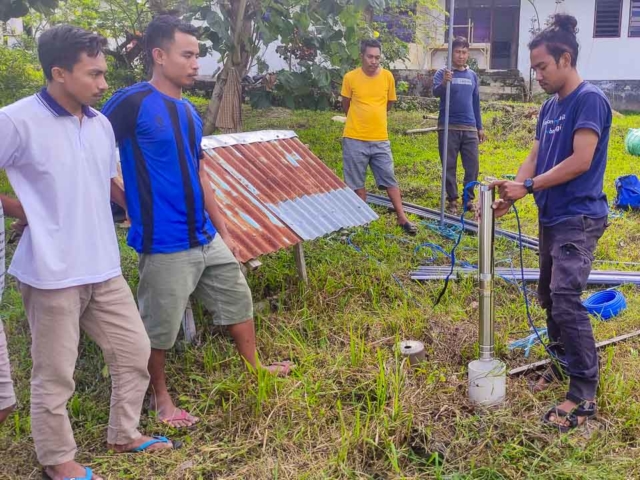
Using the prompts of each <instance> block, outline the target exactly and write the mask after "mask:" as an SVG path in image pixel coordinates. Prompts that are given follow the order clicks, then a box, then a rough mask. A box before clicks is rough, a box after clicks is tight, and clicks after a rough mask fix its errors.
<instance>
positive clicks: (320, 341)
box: [0, 106, 640, 480]
mask: <svg viewBox="0 0 640 480" xmlns="http://www.w3.org/2000/svg"><path fill="white" fill-rule="evenodd" d="M514 108H515V109H516V113H509V112H506V111H501V110H502V109H495V111H487V112H486V114H485V122H486V124H487V131H488V134H489V141H488V142H487V143H485V144H484V145H483V146H482V147H481V154H482V156H481V176H482V177H484V176H493V177H501V176H502V175H504V174H510V173H515V172H516V170H517V167H518V165H519V164H520V162H521V161H522V160H523V159H524V157H525V155H526V153H527V148H528V146H529V143H530V141H531V136H532V127H533V125H534V120H533V119H527V118H526V112H527V111H529V110H530V108H529V107H527V106H522V107H521V106H516V107H514ZM333 115H334V113H330V112H293V113H292V112H288V111H284V110H280V109H274V110H270V111H250V110H247V111H246V112H245V122H246V123H245V129H246V130H253V129H263V128H283V129H284V128H286V129H293V130H295V131H296V132H297V133H298V134H299V135H300V138H301V139H302V141H303V142H304V143H306V144H308V145H310V147H311V149H312V150H313V151H314V152H315V153H316V155H318V157H320V158H321V159H323V161H325V162H326V163H327V164H328V165H329V166H330V167H331V168H332V169H333V170H334V171H336V173H338V174H341V150H340V143H339V139H340V134H341V128H342V125H341V124H339V123H336V122H333V121H331V117H332V116H333ZM421 122H422V114H421V113H417V112H392V113H391V116H390V120H389V125H390V131H391V140H392V147H393V152H394V155H395V163H396V173H397V175H398V177H399V180H400V182H401V187H402V190H403V192H404V196H405V199H406V200H408V201H412V202H416V203H420V204H422V205H426V206H430V207H437V205H438V203H439V198H440V186H439V185H440V179H439V175H440V174H439V172H440V167H439V161H438V156H437V149H436V141H437V140H436V137H435V136H434V135H433V134H427V135H424V136H405V135H403V132H404V130H406V129H407V128H416V127H418V126H419V124H420V123H421ZM639 123H640V115H632V114H630V115H628V116H626V117H625V118H616V119H615V124H614V127H613V132H612V139H611V146H610V152H609V166H608V169H607V174H606V178H605V188H606V191H607V194H608V196H609V199H610V200H612V199H613V196H614V185H613V183H614V179H615V178H616V177H617V176H619V175H622V174H626V173H633V172H637V162H638V160H637V159H634V158H632V157H630V156H629V155H627V154H625V153H624V150H623V136H624V134H625V133H626V130H627V129H628V128H630V127H634V126H638V124H639ZM0 187H1V188H2V189H3V190H5V191H6V190H7V189H8V186H7V184H6V181H4V183H3V184H2V185H1V186H0ZM369 187H373V185H372V184H371V183H369ZM520 203H521V206H520V211H521V216H522V221H523V229H524V232H525V233H527V234H530V235H535V234H536V221H535V219H536V211H535V208H534V205H533V203H532V201H531V200H530V199H525V200H524V201H522V202H520ZM378 213H379V214H380V219H379V220H377V221H375V222H373V223H372V224H371V225H370V226H369V227H368V228H360V229H355V230H353V231H349V232H337V233H335V234H333V235H329V236H328V237H326V238H323V239H320V240H317V241H314V242H307V243H306V244H305V251H306V254H307V267H308V270H309V281H310V284H309V286H308V288H304V287H302V286H300V285H299V284H298V282H297V279H296V276H295V263H294V260H293V256H292V255H291V253H290V252H287V251H281V252H278V253H275V254H273V255H269V256H265V257H263V258H261V261H262V262H263V266H262V267H261V268H260V269H259V270H258V271H256V272H254V273H252V274H251V275H250V284H251V287H252V290H253V294H254V299H255V301H256V303H257V304H258V305H259V306H260V308H259V313H258V314H257V317H256V324H257V329H258V342H259V349H260V353H261V356H262V358H263V359H264V360H265V361H270V360H278V359H285V358H290V359H292V360H294V361H295V362H296V363H297V365H298V368H297V369H296V371H295V372H294V374H293V375H292V376H291V377H290V378H286V379H278V378H272V377H270V376H266V375H259V376H258V377H257V378H256V377H255V376H252V375H251V374H249V373H248V372H247V371H246V369H245V367H244V365H243V363H242V361H241V360H240V359H239V358H238V356H237V355H236V353H235V349H234V347H233V345H232V343H231V341H230V340H229V338H228V337H227V336H226V335H225V334H223V333H221V332H219V331H216V330H213V329H212V328H211V327H209V324H208V322H207V319H208V316H207V314H206V312H203V311H202V310H201V309H199V308H197V307H196V308H195V309H194V313H195V315H196V318H197V322H198V324H199V329H200V330H201V331H202V332H203V333H202V338H201V345H199V346H197V347H193V346H186V347H185V346H183V345H180V346H179V348H178V349H176V351H175V352H173V353H172V354H171V355H170V357H169V363H168V372H169V375H170V377H171V379H172V380H171V385H172V388H173V391H174V394H175V396H176V398H177V399H179V401H180V404H181V406H184V407H186V408H188V409H190V410H191V411H193V412H194V413H195V414H196V415H198V416H199V417H201V418H202V423H201V424H200V426H199V427H198V428H196V429H193V430H189V431H172V430H170V429H166V428H165V427H162V426H159V425H158V424H156V423H154V422H153V421H152V420H151V419H148V418H147V416H146V414H145V415H143V420H142V429H143V431H145V432H148V433H153V434H165V435H167V436H170V437H171V438H174V439H180V440H182V441H183V442H184V443H185V447H184V448H183V449H182V450H178V451H175V452H172V453H168V454H166V455H125V456H122V455H115V454H111V453H109V452H107V450H106V448H105V431H106V424H107V419H108V398H109V382H108V380H107V379H106V378H105V370H104V362H103V360H102V357H101V354H100V352H99V349H98V348H97V347H96V346H95V345H94V344H93V343H92V342H90V341H89V340H87V339H83V340H82V342H81V347H80V348H81V353H80V357H79V360H78V368H77V372H76V382H77V383H76V385H77V391H76V394H75V395H74V397H73V399H72V401H71V403H70V412H71V417H72V422H73V425H74V430H75V432H76V440H77V442H78V445H79V449H80V450H79V455H78V458H79V460H80V461H83V462H87V463H89V464H91V465H92V466H93V467H95V469H96V470H98V471H99V472H100V473H101V474H102V475H103V476H106V477H107V478H128V479H151V478H154V479H156V478H157V479H160V478H171V479H213V478H216V479H231V478H237V479H342V478H344V479H399V478H415V479H418V478H420V479H431V478H433V479H451V480H453V479H456V480H461V479H567V480H568V479H572V480H573V479H590V480H591V479H635V478H640V459H639V458H638V457H639V456H640V441H639V440H638V439H639V438H640V357H639V354H638V350H639V348H640V340H633V341H628V342H625V343H622V344H619V345H616V346H614V347H610V348H607V349H606V350H605V351H603V352H602V380H601V384H600V388H599V392H598V400H599V408H600V412H601V414H600V416H599V419H598V420H597V421H596V422H592V423H591V428H589V429H588V430H585V429H582V430H579V431H577V432H575V433H572V434H569V435H558V434H555V433H553V432H550V431H548V430H546V429H544V428H543V427H542V426H541V424H540V421H539V419H540V417H541V415H542V414H543V413H544V411H545V410H546V409H547V408H548V407H549V406H550V405H551V404H553V403H554V402H557V401H560V400H561V399H562V397H563V394H564V389H563V388H562V387H559V388H555V389H552V390H550V391H547V392H545V393H543V394H541V395H538V396H533V395H531V394H530V393H529V391H528V389H527V384H526V380H525V379H522V378H519V379H510V380H509V381H508V386H507V388H508V390H507V391H508V399H507V402H506V404H505V405H504V406H502V407H501V408H499V409H497V410H492V411H480V410H476V409H474V408H473V407H472V406H471V405H470V404H469V403H468V401H467V393H466V365H467V363H468V362H469V361H470V360H472V359H474V358H475V356H476V355H477V326H476V325H477V298H476V287H475V285H474V282H473V280H471V279H466V280H462V281H459V282H453V283H452V284H451V286H450V289H449V291H448V293H447V295H446V296H445V297H444V299H443V301H442V303H441V305H439V306H438V307H436V308H433V307H432V304H433V300H434V298H435V297H436V295H437V293H438V291H439V289H440V287H441V285H440V283H439V282H437V283H430V284H419V283H415V282H411V281H410V280H409V275H408V274H409V272H410V271H411V269H412V268H414V267H416V266H418V265H419V264H420V263H422V262H424V261H425V260H426V259H427V258H428V257H429V256H430V255H431V253H430V252H429V251H427V250H426V249H423V250H420V251H419V252H418V253H414V248H415V246H417V245H418V244H420V243H422V242H436V243H439V244H441V245H442V246H443V247H445V248H446V249H450V248H451V245H452V242H451V241H449V240H445V239H443V238H441V237H439V236H437V235H436V234H434V233H432V232H431V231H430V230H429V229H427V228H424V227H423V228H421V229H420V233H419V235H418V237H417V238H415V239H413V238H412V239H407V238H406V237H403V236H402V235H401V232H400V229H399V228H398V227H396V226H395V223H394V218H393V216H391V215H388V214H386V212H385V211H383V210H379V211H378ZM501 224H502V226H503V227H505V228H509V229H514V228H515V220H514V218H513V216H512V215H509V216H507V217H505V219H504V220H502V221H501ZM121 233H122V232H121ZM350 234H353V235H352V237H351V238H352V241H353V243H355V244H357V245H358V246H360V247H361V248H362V249H363V250H364V252H366V253H368V254H369V255H371V256H372V257H373V258H374V259H375V260H377V262H380V263H377V262H376V261H373V260H371V259H368V258H367V257H365V256H364V255H362V254H359V253H357V252H356V251H355V250H354V249H353V248H351V247H350V246H349V245H348V244H347V243H346V241H345V240H346V238H347V236H348V235H350ZM120 238H121V251H122V261H123V267H124V270H125V274H126V277H127V279H128V280H129V282H130V284H131V286H132V288H135V285H136V283H137V272H136V256H135V254H134V253H133V252H132V251H131V250H130V249H128V248H127V247H126V246H125V243H124V241H123V240H122V238H123V237H122V234H121V235H120ZM639 239H640V223H639V222H638V215H637V214H633V213H625V214H624V216H623V217H622V218H615V219H613V220H612V226H611V228H609V229H608V230H607V232H606V234H605V236H604V237H603V239H602V240H601V241H600V244H599V246H598V250H597V253H596V257H597V259H598V261H599V262H639V261H640V249H639V248H638V240H639ZM461 248H462V250H461V251H460V253H461V256H462V257H463V258H464V259H466V260H469V261H472V262H475V261H476V260H477V258H476V257H477V255H476V252H475V248H476V239H475V238H473V237H470V236H469V237H465V238H464V239H463V242H462V246H461ZM496 248H497V251H496V256H497V258H498V259H504V258H514V259H515V258H516V257H517V250H516V248H515V246H514V245H513V244H512V243H508V242H506V241H498V242H497V245H496ZM439 263H444V260H442V259H440V260H439ZM525 263H526V265H527V266H535V265H536V257H535V256H534V255H533V254H531V253H529V252H527V254H526V256H525ZM598 266H600V267H602V268H604V267H605V266H606V267H611V268H619V269H620V268H622V267H621V266H620V265H617V264H611V263H610V264H605V263H600V264H598ZM629 268H632V267H629ZM392 275H396V276H397V278H398V279H399V281H400V282H401V285H402V287H401V286H399V285H398V284H397V283H396V282H395V281H394V279H393V278H392ZM496 287H497V288H496V293H497V298H496V343H497V345H496V348H497V351H498V353H499V355H500V357H501V358H502V359H503V360H504V361H505V362H507V364H508V365H509V366H510V367H513V366H518V365H522V364H524V363H527V362H528V361H532V360H533V359H537V358H544V354H543V352H542V350H541V349H540V348H539V347H538V348H537V349H534V351H533V352H532V355H531V358H529V359H525V358H523V355H522V353H521V352H509V351H508V349H507V344H508V342H509V341H511V340H514V339H517V338H521V337H523V336H525V335H526V334H527V330H528V325H527V322H526V320H525V315H524V306H523V301H522V298H521V297H520V295H519V293H518V290H517V288H515V287H513V286H509V285H506V284H505V283H502V282H498V283H497V285H496ZM622 291H623V292H624V294H625V295H626V297H627V302H628V305H629V307H628V309H627V310H626V311H625V312H624V313H623V314H622V315H621V316H619V317H617V318H615V319H613V320H611V321H610V322H607V323H604V322H599V321H597V320H595V319H594V320H593V325H594V329H595V335H596V337H597V338H598V340H602V339H606V338H609V337H612V336H615V335H619V334H622V333H626V332H630V331H632V330H635V329H638V328H640V320H639V315H638V314H639V313H640V295H639V294H638V292H637V289H636V288H635V287H632V286H625V287H623V288H622ZM2 315H3V319H4V321H5V327H6V330H7V333H8V338H9V349H10V352H11V356H12V364H13V368H14V379H15V381H16V387H17V392H18V395H19V402H20V405H19V409H18V411H17V413H16V414H15V415H14V416H13V417H12V418H11V419H10V420H9V421H8V422H7V423H6V424H5V425H4V426H3V427H0V457H1V458H2V462H0V478H8V479H18V478H35V477H37V476H38V475H37V471H38V466H37V463H36V460H35V455H34V453H33V445H32V442H31V440H30V437H29V428H30V426H29V410H28V400H29V398H28V397H29V394H28V390H29V370H30V358H29V348H28V347H29V333H28V328H27V324H26V320H25V319H24V312H23V310H22V306H21V302H20V297H19V294H18V293H17V292H16V290H15V284H14V283H12V281H9V283H8V286H7V290H6V291H5V296H4V299H3V304H2ZM533 316H534V319H535V320H536V322H537V323H538V324H539V325H542V324H543V321H544V320H543V319H544V316H543V312H542V310H540V309H539V308H538V307H537V306H534V307H533ZM403 339H417V340H420V341H422V342H424V343H425V345H426V348H427V362H426V363H425V364H424V365H423V366H421V367H420V368H418V369H415V370H411V369H409V368H408V366H407V365H406V364H405V363H404V362H403V361H402V358H401V357H399V356H398V354H397V352H396V350H395V348H394V346H395V345H396V344H397V342H399V341H400V340H403Z"/></svg>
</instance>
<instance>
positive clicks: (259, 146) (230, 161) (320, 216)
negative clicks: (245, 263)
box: [202, 131, 378, 240]
mask: <svg viewBox="0 0 640 480" xmlns="http://www.w3.org/2000/svg"><path fill="white" fill-rule="evenodd" d="M202 145H203V148H204V149H205V151H206V152H207V154H208V155H209V157H210V158H211V159H212V160H213V161H214V162H215V163H217V164H218V165H220V166H221V167H222V169H223V170H224V171H225V172H226V173H227V174H228V175H229V176H231V177H232V178H233V179H234V180H235V181H236V182H237V183H238V184H239V185H242V187H244V189H245V190H246V193H247V194H251V195H253V196H254V198H255V199H256V200H258V202H259V203H260V204H262V205H264V206H265V207H266V208H267V209H268V210H269V211H270V212H271V213H272V214H273V215H275V216H276V217H277V218H278V219H280V220H281V221H282V222H283V223H285V224H286V225H287V226H289V227H290V228H291V229H292V230H293V231H294V232H295V233H296V234H298V236H299V237H301V238H302V239H304V240H311V239H314V238H318V237H320V236H322V235H326V234H328V233H330V232H334V231H336V230H339V229H340V228H344V227H353V226H357V225H363V224H366V223H369V222H371V221H373V220H375V219H376V218H378V216H377V215H376V214H375V213H374V212H373V210H371V208H369V206H368V205H367V204H366V203H365V202H363V201H362V200H361V199H360V198H359V197H358V196H357V195H356V194H355V193H354V192H353V191H352V190H351V189H350V188H348V187H347V186H346V185H345V184H344V183H343V182H342V181H341V180H340V179H339V178H338V177H337V176H336V175H335V174H334V173H333V172H332V171H331V170H330V169H329V168H328V167H327V166H326V165H325V164H324V163H322V162H321V161H320V160H319V159H318V157H316V156H315V155H314V154H313V153H312V152H311V151H310V150H309V149H308V148H307V147H306V146H305V145H304V144H302V142H300V140H298V138H297V137H296V135H295V133H293V132H287V131H263V132H248V133H245V134H233V135H217V136H213V137H207V138H205V139H203V142H202ZM226 178H229V177H226ZM214 183H215V182H214Z"/></svg>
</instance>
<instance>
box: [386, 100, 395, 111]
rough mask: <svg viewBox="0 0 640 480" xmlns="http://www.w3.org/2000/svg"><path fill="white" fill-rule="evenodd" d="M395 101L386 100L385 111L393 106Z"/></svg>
mask: <svg viewBox="0 0 640 480" xmlns="http://www.w3.org/2000/svg"><path fill="white" fill-rule="evenodd" d="M394 103H396V101H395V100H391V101H388V102H387V112H388V111H389V110H391V108H393V104H394Z"/></svg>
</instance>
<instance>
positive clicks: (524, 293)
mask: <svg viewBox="0 0 640 480" xmlns="http://www.w3.org/2000/svg"><path fill="white" fill-rule="evenodd" d="M511 208H512V209H513V213H515V215H516V223H517V224H518V247H519V250H520V274H521V277H522V296H523V297H524V306H525V310H526V312H527V319H528V320H529V325H530V326H531V329H532V330H533V334H534V335H535V337H536V338H537V339H538V341H539V342H540V343H541V344H542V346H543V347H544V349H545V351H546V352H547V354H548V355H549V356H550V357H551V361H553V362H556V363H557V364H559V365H560V366H561V367H562V369H563V370H565V369H566V368H567V367H568V365H567V362H566V361H565V360H564V359H562V358H560V357H558V356H557V355H556V354H555V353H554V352H553V351H551V349H550V348H549V345H548V344H547V343H546V342H545V341H544V340H542V335H541V333H540V331H539V330H538V329H537V328H536V325H535V323H533V318H531V311H530V309H529V297H528V296H527V289H526V283H525V279H524V247H523V246H522V227H521V225H520V215H518V209H517V208H516V206H515V204H513V205H511Z"/></svg>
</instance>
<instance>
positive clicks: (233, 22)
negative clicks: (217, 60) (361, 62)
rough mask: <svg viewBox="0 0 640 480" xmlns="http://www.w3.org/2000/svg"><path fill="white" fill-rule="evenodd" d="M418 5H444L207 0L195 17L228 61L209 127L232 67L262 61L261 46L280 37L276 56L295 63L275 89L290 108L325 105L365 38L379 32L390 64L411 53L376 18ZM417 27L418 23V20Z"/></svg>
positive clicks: (432, 3)
mask: <svg viewBox="0 0 640 480" xmlns="http://www.w3.org/2000/svg"><path fill="white" fill-rule="evenodd" d="M241 7H242V8H241ZM418 8H426V9H436V10H437V9H440V7H439V6H438V1H437V0H355V1H353V0H264V1H259V0H238V1H235V2H230V1H229V0H211V1H206V2H204V3H203V4H202V5H201V6H200V7H198V8H197V9H196V11H195V14H194V18H196V19H199V20H202V21H203V22H205V28H204V33H205V35H206V38H207V39H208V40H209V42H210V48H211V49H212V50H215V51H217V52H219V53H220V54H221V55H222V60H223V63H224V68H223V70H222V72H221V73H220V75H219V76H218V81H217V82H216V88H215V89H214V93H213V95H212V99H211V103H210V105H209V109H208V112H207V115H206V118H205V125H206V126H205V132H206V133H211V132H212V131H213V129H214V126H215V123H216V119H217V115H218V111H219V106H220V102H221V98H222V93H223V91H224V88H225V83H226V78H227V76H228V72H229V69H231V68H235V69H236V70H237V73H238V75H239V76H240V78H242V77H243V76H244V75H245V74H246V73H247V71H248V69H249V68H250V67H251V65H252V64H253V62H257V63H258V64H260V59H259V58H256V57H257V54H258V52H259V51H260V49H261V48H262V47H265V46H267V45H269V44H271V43H273V42H275V41H276V40H277V41H279V42H280V43H281V44H282V45H281V47H280V48H279V50H278V51H279V53H280V54H281V55H282V56H283V57H284V58H285V59H286V60H288V61H289V63H290V65H291V67H293V64H294V63H295V64H296V65H297V68H296V69H295V70H294V69H293V68H290V69H289V70H290V71H289V72H281V74H280V75H279V77H278V84H277V88H278V89H280V90H284V91H286V92H287V93H289V94H285V95H283V98H285V99H286V101H287V102H288V106H290V107H295V106H300V107H306V108H310V107H312V108H325V107H328V106H329V100H330V95H331V91H332V85H333V84H335V83H336V82H338V83H339V82H340V81H341V77H342V75H343V74H344V72H345V71H346V70H348V69H351V68H353V67H354V66H355V65H356V64H357V62H358V58H359V44H360V40H362V39H363V38H367V37H371V36H373V35H374V32H378V33H379V34H380V37H381V40H382V41H383V42H384V45H385V47H384V50H385V58H386V62H387V63H388V64H389V63H392V62H394V61H396V60H401V59H404V58H406V56H407V54H408V45H407V43H406V42H403V41H402V40H400V39H399V38H397V37H396V36H395V35H394V34H393V32H390V31H388V30H387V29H386V26H385V25H384V24H381V23H377V22H374V21H373V18H374V14H376V13H387V14H393V13H394V12H396V13H397V12H416V11H418ZM240 12H242V13H241V14H240ZM408 17H409V18H410V17H411V15H408ZM413 28H417V27H416V26H415V22H414V26H413ZM234 58H235V60H234Z"/></svg>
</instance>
